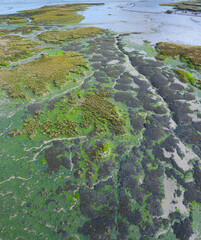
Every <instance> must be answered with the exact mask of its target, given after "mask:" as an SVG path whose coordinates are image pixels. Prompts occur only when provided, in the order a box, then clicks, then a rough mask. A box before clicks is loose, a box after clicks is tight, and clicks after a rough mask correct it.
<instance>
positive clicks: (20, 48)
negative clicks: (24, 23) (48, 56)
mask: <svg viewBox="0 0 201 240" xmlns="http://www.w3.org/2000/svg"><path fill="white" fill-rule="evenodd" d="M40 45H41V42H35V41H32V40H25V39H23V38H22V37H20V36H16V35H8V36H3V37H1V38H0V65H2V66H7V65H9V64H10V62H16V61H18V60H20V59H23V58H27V57H30V56H32V55H34V54H35V53H38V52H39V51H41V48H40Z"/></svg>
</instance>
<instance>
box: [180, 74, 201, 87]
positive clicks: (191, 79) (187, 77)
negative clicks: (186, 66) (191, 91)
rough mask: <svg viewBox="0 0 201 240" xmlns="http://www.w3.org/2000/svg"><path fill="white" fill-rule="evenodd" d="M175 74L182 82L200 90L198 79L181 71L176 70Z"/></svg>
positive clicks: (200, 83)
mask: <svg viewBox="0 0 201 240" xmlns="http://www.w3.org/2000/svg"><path fill="white" fill-rule="evenodd" d="M176 72H177V74H178V75H179V78H180V79H181V80H182V81H183V82H190V83H191V84H192V85H193V86H195V87H198V88H200V89H201V80H200V79H197V78H195V77H194V76H193V75H192V74H191V73H189V72H185V71H183V70H181V69H177V70H176Z"/></svg>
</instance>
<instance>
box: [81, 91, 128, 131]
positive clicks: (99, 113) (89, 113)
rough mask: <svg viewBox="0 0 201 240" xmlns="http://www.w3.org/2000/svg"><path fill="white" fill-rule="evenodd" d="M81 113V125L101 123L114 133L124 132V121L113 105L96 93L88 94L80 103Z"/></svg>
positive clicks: (87, 125)
mask: <svg viewBox="0 0 201 240" xmlns="http://www.w3.org/2000/svg"><path fill="white" fill-rule="evenodd" d="M82 110H84V112H85V114H84V115H83V122H82V127H89V126H90V125H92V124H95V127H96V125H98V124H101V125H102V126H103V127H104V128H105V126H107V125H108V127H109V128H110V129H111V130H113V131H114V132H115V133H116V134H124V133H125V130H124V128H123V126H124V124H125V123H124V121H123V120H122V119H120V117H119V114H118V112H117V111H116V109H115V106H114V105H113V104H112V103H111V102H109V101H107V100H105V99H104V98H103V97H101V96H99V95H97V94H89V95H88V96H87V97H86V99H85V101H84V102H83V104H82Z"/></svg>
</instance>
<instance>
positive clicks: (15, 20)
mask: <svg viewBox="0 0 201 240" xmlns="http://www.w3.org/2000/svg"><path fill="white" fill-rule="evenodd" d="M3 22H6V23H7V24H25V23H28V20H27V19H25V18H24V17H22V16H18V15H10V16H0V23H3Z"/></svg>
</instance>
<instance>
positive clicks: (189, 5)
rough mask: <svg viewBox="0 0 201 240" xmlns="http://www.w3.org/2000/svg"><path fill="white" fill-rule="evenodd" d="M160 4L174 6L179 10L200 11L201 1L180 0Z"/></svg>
mask: <svg viewBox="0 0 201 240" xmlns="http://www.w3.org/2000/svg"><path fill="white" fill-rule="evenodd" d="M160 5H161V6H170V7H175V8H177V9H179V10H190V11H201V1H182V2H176V3H162V4H160Z"/></svg>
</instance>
